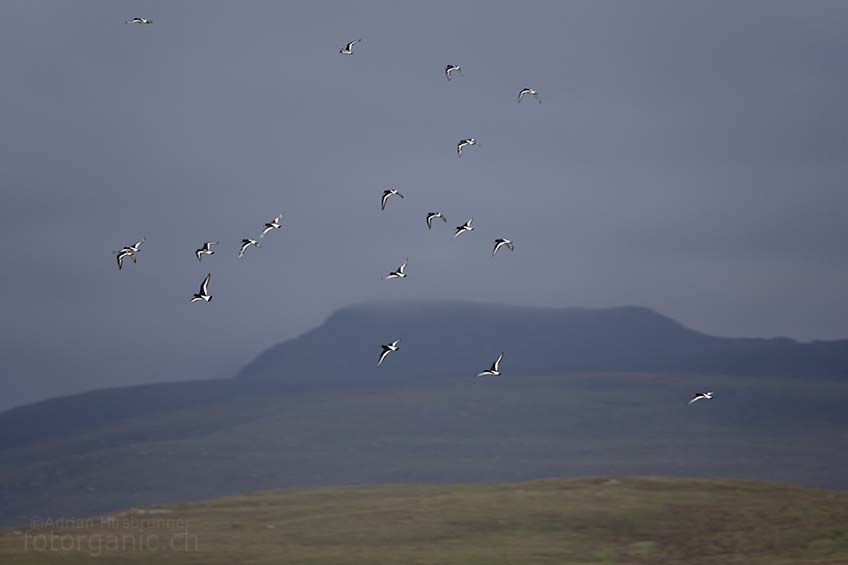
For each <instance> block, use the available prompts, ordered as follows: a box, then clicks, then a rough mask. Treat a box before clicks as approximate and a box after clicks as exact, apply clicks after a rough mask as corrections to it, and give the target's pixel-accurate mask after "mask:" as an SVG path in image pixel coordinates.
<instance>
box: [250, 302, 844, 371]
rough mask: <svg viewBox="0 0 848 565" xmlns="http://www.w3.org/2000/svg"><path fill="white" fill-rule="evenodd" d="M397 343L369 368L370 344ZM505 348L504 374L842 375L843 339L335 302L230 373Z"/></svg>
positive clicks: (392, 362)
mask: <svg viewBox="0 0 848 565" xmlns="http://www.w3.org/2000/svg"><path fill="white" fill-rule="evenodd" d="M397 338H400V339H401V343H400V346H401V350H400V351H399V352H398V353H397V354H393V355H391V356H390V357H389V359H388V361H387V362H386V363H385V364H384V365H383V367H380V368H379V369H377V368H376V367H375V363H376V360H377V356H378V353H379V351H380V347H379V346H380V344H381V343H386V342H388V341H391V340H394V339H397ZM500 351H505V352H506V356H505V358H504V362H503V369H504V371H505V372H507V373H509V374H513V375H544V374H548V375H553V374H566V373H593V372H622V371H632V372H646V371H662V372H690V373H707V372H708V373H720V374H735V375H753V376H789V377H816V378H842V377H844V376H845V375H846V374H848V341H831V342H824V341H816V342H812V343H799V342H797V341H794V340H791V339H787V338H776V339H755V338H720V337H713V336H708V335H705V334H702V333H699V332H696V331H693V330H690V329H688V328H686V327H684V326H682V325H681V324H679V323H677V322H675V321H674V320H671V319H670V318H666V317H665V316H662V315H660V314H657V313H656V312H654V311H652V310H649V309H647V308H639V307H622V308H603V309H584V308H531V307H518V306H500V305H492V304H475V303H464V302H402V303H394V304H362V305H357V306H351V307H348V308H343V309H341V310H339V311H337V312H336V313H335V314H333V315H332V316H331V317H330V318H329V319H328V320H327V321H326V322H325V323H324V324H322V325H321V326H319V327H318V328H315V329H314V330H312V331H310V332H307V333H306V334H304V335H302V336H300V337H298V338H296V339H293V340H290V341H286V342H284V343H281V344H279V345H277V346H274V347H272V348H271V349H269V350H267V351H265V352H264V353H262V354H261V355H259V356H258V357H257V359H256V360H254V361H253V362H252V363H250V364H249V365H247V366H246V367H245V368H244V369H243V370H242V371H241V373H240V375H239V376H240V377H242V378H245V379H253V380H257V379H258V380H263V379H264V380H279V381H282V382H287V383H297V382H301V383H315V382H316V381H318V382H321V383H328V382H347V383H350V382H379V381H382V380H392V381H397V380H421V379H432V378H441V377H457V376H461V375H474V374H476V373H477V372H479V371H480V370H482V369H484V368H487V367H488V365H489V364H490V363H491V362H492V360H493V359H494V358H495V356H496V355H497V354H498V353H499V352H500Z"/></svg>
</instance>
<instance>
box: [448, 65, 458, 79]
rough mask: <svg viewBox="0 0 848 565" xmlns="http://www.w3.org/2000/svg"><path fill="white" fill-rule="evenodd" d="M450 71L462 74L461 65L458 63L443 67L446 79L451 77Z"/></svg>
mask: <svg viewBox="0 0 848 565" xmlns="http://www.w3.org/2000/svg"><path fill="white" fill-rule="evenodd" d="M451 73H459V74H462V67H460V66H459V65H448V66H447V67H445V76H446V77H447V79H448V80H450V79H451Z"/></svg>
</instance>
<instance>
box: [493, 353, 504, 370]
mask: <svg viewBox="0 0 848 565" xmlns="http://www.w3.org/2000/svg"><path fill="white" fill-rule="evenodd" d="M501 359H503V352H501V354H500V355H498V358H497V359H495V362H494V363H492V371H495V372H497V371H500V366H501Z"/></svg>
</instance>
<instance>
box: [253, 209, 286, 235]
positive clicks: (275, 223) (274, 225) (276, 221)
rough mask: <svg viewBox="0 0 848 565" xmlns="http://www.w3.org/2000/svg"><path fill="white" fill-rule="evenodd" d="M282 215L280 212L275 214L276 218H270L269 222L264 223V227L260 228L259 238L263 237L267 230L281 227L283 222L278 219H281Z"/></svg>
mask: <svg viewBox="0 0 848 565" xmlns="http://www.w3.org/2000/svg"><path fill="white" fill-rule="evenodd" d="M282 217H283V213H282V212H280V215H279V216H277V217H276V218H274V219H273V220H271V221H270V222H268V223H267V224H265V228H264V229H263V230H262V235H260V236H259V239H262V238H264V237H265V234H267V233H268V232H269V231H271V230H278V229H280V228H281V227H283V224H281V223H280V220H281V219H282Z"/></svg>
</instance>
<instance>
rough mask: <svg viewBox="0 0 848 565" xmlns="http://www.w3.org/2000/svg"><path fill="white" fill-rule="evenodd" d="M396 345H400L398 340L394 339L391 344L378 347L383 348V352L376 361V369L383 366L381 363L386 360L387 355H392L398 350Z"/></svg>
mask: <svg viewBox="0 0 848 565" xmlns="http://www.w3.org/2000/svg"><path fill="white" fill-rule="evenodd" d="M398 343H400V340H399V339H396V340H394V341H393V342H391V343H387V344H385V345H381V346H380V347H382V348H383V351H381V352H380V358H379V359H377V366H378V367H379V366H380V365H382V364H383V361H385V360H386V357H388V356H389V353H393V352H395V351H397V350H398V349H400V348H399V347H398Z"/></svg>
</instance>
